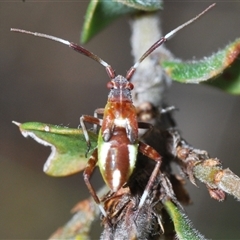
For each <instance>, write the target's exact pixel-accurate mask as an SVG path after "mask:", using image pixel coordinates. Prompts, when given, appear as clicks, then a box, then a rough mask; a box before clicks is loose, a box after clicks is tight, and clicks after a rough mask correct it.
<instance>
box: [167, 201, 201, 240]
mask: <svg viewBox="0 0 240 240" xmlns="http://www.w3.org/2000/svg"><path fill="white" fill-rule="evenodd" d="M164 206H165V208H166V210H167V212H168V214H169V215H170V217H171V219H172V221H173V224H174V228H175V231H176V234H177V239H179V240H204V239H206V238H205V237H204V236H203V235H202V234H200V233H199V232H198V231H197V230H196V229H194V228H193V226H192V223H191V222H190V220H189V219H188V218H187V217H186V215H185V214H183V213H182V212H181V211H180V210H179V209H178V208H177V207H176V206H175V205H174V204H173V203H172V202H171V201H170V200H168V201H166V202H164Z"/></svg>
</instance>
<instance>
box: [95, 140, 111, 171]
mask: <svg viewBox="0 0 240 240" xmlns="http://www.w3.org/2000/svg"><path fill="white" fill-rule="evenodd" d="M110 148H111V143H109V142H102V143H101V145H100V146H99V147H98V154H99V158H98V163H99V167H100V168H101V169H103V170H105V167H106V160H107V156H108V153H109V150H110Z"/></svg>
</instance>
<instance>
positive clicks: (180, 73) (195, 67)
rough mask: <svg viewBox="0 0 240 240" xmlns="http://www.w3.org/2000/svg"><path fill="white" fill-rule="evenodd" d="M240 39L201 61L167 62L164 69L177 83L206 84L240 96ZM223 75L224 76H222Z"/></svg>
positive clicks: (163, 64)
mask: <svg viewBox="0 0 240 240" xmlns="http://www.w3.org/2000/svg"><path fill="white" fill-rule="evenodd" d="M239 54H240V39H237V40H235V41H234V42H233V43H231V44H229V45H228V46H226V47H225V49H223V50H220V51H218V52H217V53H215V54H213V55H211V56H210V57H205V58H203V59H202V60H199V61H191V62H182V61H165V62H162V67H163V68H164V69H165V71H166V73H167V74H168V75H169V76H170V77H171V78H172V79H173V80H175V81H178V82H181V83H200V82H204V81H207V80H209V79H211V81H209V82H206V83H208V84H210V85H212V86H215V87H218V88H221V89H222V90H224V91H227V92H229V93H232V94H240V70H239V69H240V61H239V59H238V56H239ZM222 73H223V74H222Z"/></svg>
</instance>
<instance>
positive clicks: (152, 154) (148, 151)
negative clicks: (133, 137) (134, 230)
mask: <svg viewBox="0 0 240 240" xmlns="http://www.w3.org/2000/svg"><path fill="white" fill-rule="evenodd" d="M139 151H140V152H141V153H142V154H144V155H145V156H147V157H149V158H151V159H152V160H154V161H156V165H155V167H154V169H153V172H152V174H151V176H150V178H149V180H148V183H147V186H146V187H145V189H144V192H143V194H142V197H141V199H140V202H139V205H138V209H140V208H141V207H142V206H143V204H144V202H145V200H146V198H147V196H148V193H149V191H150V189H151V188H152V185H153V183H154V180H155V178H156V177H157V175H158V173H159V169H160V165H161V162H162V157H161V156H160V154H159V153H158V152H157V151H156V150H155V149H154V148H152V147H151V146H149V145H147V144H145V143H143V142H139Z"/></svg>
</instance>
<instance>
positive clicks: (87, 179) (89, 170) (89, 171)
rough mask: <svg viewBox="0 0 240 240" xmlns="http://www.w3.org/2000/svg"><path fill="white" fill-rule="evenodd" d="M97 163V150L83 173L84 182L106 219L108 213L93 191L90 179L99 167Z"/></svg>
mask: <svg viewBox="0 0 240 240" xmlns="http://www.w3.org/2000/svg"><path fill="white" fill-rule="evenodd" d="M97 161H98V149H97V148H95V149H94V151H93V153H92V156H91V157H90V158H89V160H88V163H87V166H86V168H85V170H84V172H83V178H84V181H85V183H86V185H87V188H88V190H89V192H90V194H91V195H92V197H93V199H94V201H95V202H96V203H97V205H98V206H99V208H100V211H101V212H102V214H103V215H104V216H105V217H106V216H107V214H106V211H105V210H104V208H103V207H102V205H101V204H100V200H99V198H98V196H97V194H96V191H95V190H94V189H93V186H92V184H91V183H90V177H91V175H92V173H93V170H94V168H95V167H96V165H97Z"/></svg>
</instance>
